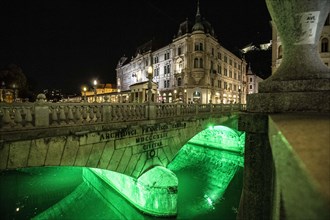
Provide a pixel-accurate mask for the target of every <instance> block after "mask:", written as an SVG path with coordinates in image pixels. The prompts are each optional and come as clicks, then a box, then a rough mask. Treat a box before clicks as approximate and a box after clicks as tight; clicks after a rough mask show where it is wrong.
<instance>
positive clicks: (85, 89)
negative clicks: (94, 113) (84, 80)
mask: <svg viewBox="0 0 330 220" xmlns="http://www.w3.org/2000/svg"><path fill="white" fill-rule="evenodd" d="M83 91H84V102H87V99H86V91H87V88H86V86H84V88H83Z"/></svg>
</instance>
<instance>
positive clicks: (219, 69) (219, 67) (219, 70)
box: [218, 65, 221, 74]
mask: <svg viewBox="0 0 330 220" xmlns="http://www.w3.org/2000/svg"><path fill="white" fill-rule="evenodd" d="M218 73H219V74H221V66H220V65H218Z"/></svg>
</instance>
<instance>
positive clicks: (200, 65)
mask: <svg viewBox="0 0 330 220" xmlns="http://www.w3.org/2000/svg"><path fill="white" fill-rule="evenodd" d="M199 68H203V59H202V58H200V59H199Z"/></svg>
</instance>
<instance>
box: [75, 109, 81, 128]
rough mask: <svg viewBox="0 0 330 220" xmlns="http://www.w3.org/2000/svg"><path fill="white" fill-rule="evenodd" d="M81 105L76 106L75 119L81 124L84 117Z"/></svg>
mask: <svg viewBox="0 0 330 220" xmlns="http://www.w3.org/2000/svg"><path fill="white" fill-rule="evenodd" d="M80 111H81V107H79V106H76V108H75V111H74V119H75V123H76V124H80V123H81V122H82V117H81V112H80Z"/></svg>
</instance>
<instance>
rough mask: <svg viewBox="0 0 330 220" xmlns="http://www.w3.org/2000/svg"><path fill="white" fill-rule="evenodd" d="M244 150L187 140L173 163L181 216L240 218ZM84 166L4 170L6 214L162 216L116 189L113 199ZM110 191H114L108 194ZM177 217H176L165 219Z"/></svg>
mask: <svg viewBox="0 0 330 220" xmlns="http://www.w3.org/2000/svg"><path fill="white" fill-rule="evenodd" d="M242 164H243V158H242V156H240V155H236V154H233V153H229V152H226V151H219V150H216V149H208V148H203V147H200V146H194V145H185V147H184V148H183V149H182V150H181V151H180V153H179V154H178V155H177V157H176V158H175V160H174V161H173V162H172V163H171V164H170V165H169V166H168V168H169V169H171V170H172V171H173V172H174V173H175V174H176V175H177V177H178V180H179V189H178V216H177V217H176V219H226V220H227V219H236V211H237V208H238V204H239V199H240V194H241V189H242V170H243V168H242ZM82 169H83V168H78V167H44V168H29V169H20V170H15V171H3V172H1V173H0V200H1V206H2V208H1V213H0V214H1V216H2V218H3V219H31V218H34V219H111V220H112V219H134V220H135V219H136V220H138V219H162V218H155V217H152V216H148V215H144V214H142V213H141V212H139V211H138V210H137V209H136V208H134V207H133V206H131V205H130V204H129V203H128V202H127V201H126V200H125V199H123V197H121V196H120V195H119V194H118V193H117V192H116V191H115V190H110V197H111V200H110V201H111V202H112V203H109V202H108V201H109V199H105V198H104V197H103V195H102V187H107V186H105V185H104V182H102V181H101V180H99V181H98V183H97V184H96V185H95V184H93V186H91V185H90V184H88V183H87V182H85V181H84V180H83V179H82ZM108 196H109V195H108ZM164 219H174V218H164Z"/></svg>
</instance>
